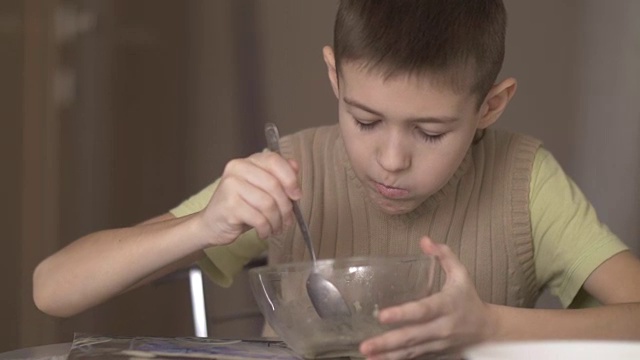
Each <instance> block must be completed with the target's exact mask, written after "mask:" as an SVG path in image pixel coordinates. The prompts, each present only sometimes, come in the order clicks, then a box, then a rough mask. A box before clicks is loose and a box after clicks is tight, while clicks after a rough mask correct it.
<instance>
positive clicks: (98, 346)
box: [68, 333, 302, 360]
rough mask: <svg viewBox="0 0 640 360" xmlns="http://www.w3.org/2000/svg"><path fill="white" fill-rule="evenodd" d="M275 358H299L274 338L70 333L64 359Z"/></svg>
mask: <svg viewBox="0 0 640 360" xmlns="http://www.w3.org/2000/svg"><path fill="white" fill-rule="evenodd" d="M118 358H123V359H126V358H129V359H149V358H158V359H159V360H165V359H185V360H186V359H188V360H193V359H219V360H237V359H275V360H301V359H302V358H301V357H299V356H298V355H296V354H295V353H294V352H293V350H291V349H290V348H289V347H287V345H286V344H285V343H284V342H282V341H280V340H276V339H262V338H260V339H243V340H237V339H210V338H198V337H176V338H163V337H144V336H136V337H126V336H102V335H91V334H84V333H76V334H74V339H73V343H72V345H71V351H70V353H69V356H68V359H69V360H72V359H93V360H101V359H118Z"/></svg>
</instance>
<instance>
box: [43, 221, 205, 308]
mask: <svg viewBox="0 0 640 360" xmlns="http://www.w3.org/2000/svg"><path fill="white" fill-rule="evenodd" d="M199 237H202V236H201V234H200V233H199V229H197V228H196V222H195V221H191V217H185V218H180V219H171V220H167V221H161V222H156V223H151V224H144V225H140V226H135V227H131V228H123V229H113V230H106V231H99V232H96V233H93V234H90V235H87V236H85V237H83V238H81V239H79V240H77V241H76V242H74V243H72V244H70V245H69V246H67V247H66V248H64V249H62V250H60V251H59V252H58V253H56V254H54V255H52V256H50V257H49V258H47V259H45V260H44V261H43V262H42V263H40V265H38V267H37V268H36V270H35V271H34V275H33V291H34V294H33V296H34V301H35V302H36V305H37V306H38V308H40V309H41V310H42V311H44V312H46V313H48V314H50V315H54V316H71V315H74V314H76V313H79V312H81V311H83V310H85V309H87V308H89V307H91V306H94V305H97V304H99V303H101V302H103V301H105V300H106V299H108V298H110V297H112V296H114V295H116V294H118V293H121V292H124V291H125V290H127V289H129V288H131V287H132V286H134V285H135V284H138V283H141V281H142V280H144V279H147V280H148V279H149V276H150V275H152V274H153V273H155V272H157V271H159V270H161V269H162V268H164V267H166V266H168V265H170V264H172V263H175V262H177V261H179V260H180V259H183V258H185V257H189V256H190V255H192V254H194V253H198V252H199V250H201V249H202V248H204V247H205V246H204V244H205V241H206V239H200V238H199Z"/></svg>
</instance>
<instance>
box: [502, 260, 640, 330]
mask: <svg viewBox="0 0 640 360" xmlns="http://www.w3.org/2000/svg"><path fill="white" fill-rule="evenodd" d="M638 279H640V261H639V260H638V258H636V257H635V256H634V255H633V254H631V253H630V252H629V251H624V252H621V253H619V254H617V255H614V256H613V257H611V258H610V259H608V260H607V261H605V262H604V263H603V264H602V265H600V266H599V267H598V268H597V269H596V270H595V271H594V272H593V273H592V274H591V275H590V276H589V278H588V279H587V281H586V282H585V284H584V288H585V290H586V291H587V292H589V293H590V294H591V295H592V296H594V297H595V298H596V299H597V300H598V301H600V303H602V304H603V306H599V307H593V308H588V309H575V310H543V309H517V308H509V307H506V306H498V305H489V306H490V308H491V309H492V310H491V312H492V313H493V316H494V317H495V320H496V321H495V328H494V333H493V335H492V336H490V337H489V339H490V340H523V339H569V338H571V339H633V340H640V281H638Z"/></svg>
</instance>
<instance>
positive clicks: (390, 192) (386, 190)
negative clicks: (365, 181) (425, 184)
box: [374, 181, 409, 199]
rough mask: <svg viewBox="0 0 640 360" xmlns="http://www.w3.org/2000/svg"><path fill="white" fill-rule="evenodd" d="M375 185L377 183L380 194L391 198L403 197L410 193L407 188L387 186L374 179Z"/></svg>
mask: <svg viewBox="0 0 640 360" xmlns="http://www.w3.org/2000/svg"><path fill="white" fill-rule="evenodd" d="M374 185H375V188H376V191H378V193H379V194H380V195H382V196H384V197H386V198H389V199H401V198H404V197H406V196H407V195H409V190H406V189H401V188H396V187H393V186H387V185H384V184H381V183H379V182H375V181H374Z"/></svg>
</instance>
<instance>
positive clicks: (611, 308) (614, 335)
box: [487, 303, 640, 341]
mask: <svg viewBox="0 0 640 360" xmlns="http://www.w3.org/2000/svg"><path fill="white" fill-rule="evenodd" d="M490 307H491V311H492V313H493V314H494V319H495V320H496V321H495V323H494V325H495V328H494V331H493V332H492V333H493V336H492V337H491V338H490V339H487V340H489V341H492V340H494V341H517V340H542V339H618V340H622V339H624V340H640V303H627V304H617V305H607V306H600V307H595V308H588V309H570V310H564V309H562V310H552V309H521V308H513V307H507V306H501V305H490Z"/></svg>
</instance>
